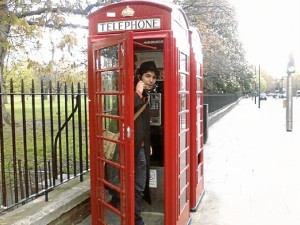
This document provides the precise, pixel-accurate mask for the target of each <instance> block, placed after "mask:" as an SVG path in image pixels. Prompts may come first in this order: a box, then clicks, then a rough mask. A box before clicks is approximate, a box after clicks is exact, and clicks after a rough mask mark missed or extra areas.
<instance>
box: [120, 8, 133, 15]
mask: <svg viewBox="0 0 300 225" xmlns="http://www.w3.org/2000/svg"><path fill="white" fill-rule="evenodd" d="M121 14H122V16H123V17H127V16H133V15H134V10H133V9H132V8H130V7H129V6H126V8H125V9H123V11H122V13H121Z"/></svg>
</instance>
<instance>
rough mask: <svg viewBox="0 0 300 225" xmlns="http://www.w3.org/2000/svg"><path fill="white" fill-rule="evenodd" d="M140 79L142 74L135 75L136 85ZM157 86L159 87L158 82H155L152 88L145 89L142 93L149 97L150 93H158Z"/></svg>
mask: <svg viewBox="0 0 300 225" xmlns="http://www.w3.org/2000/svg"><path fill="white" fill-rule="evenodd" d="M139 81H141V76H140V75H137V76H135V78H134V85H135V86H136V85H137V83H138V82H139ZM156 88H157V84H154V85H153V87H152V88H151V89H144V90H143V93H142V94H143V96H144V97H148V96H149V94H150V93H157V91H156Z"/></svg>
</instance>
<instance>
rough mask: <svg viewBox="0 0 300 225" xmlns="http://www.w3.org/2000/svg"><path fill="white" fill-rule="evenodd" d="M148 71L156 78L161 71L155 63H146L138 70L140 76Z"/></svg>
mask: <svg viewBox="0 0 300 225" xmlns="http://www.w3.org/2000/svg"><path fill="white" fill-rule="evenodd" d="M148 71H153V72H154V73H155V75H156V76H159V70H158V69H157V68H156V65H155V62H154V61H146V62H143V63H142V64H141V65H140V68H139V70H138V72H139V74H140V75H142V74H144V73H146V72H148Z"/></svg>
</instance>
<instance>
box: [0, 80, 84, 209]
mask: <svg viewBox="0 0 300 225" xmlns="http://www.w3.org/2000/svg"><path fill="white" fill-rule="evenodd" d="M14 85H16V83H13V82H12V81H11V82H10V84H9V85H8V88H7V90H8V91H6V92H5V91H3V90H2V89H1V87H0V163H1V165H0V176H1V180H0V182H1V188H0V191H1V193H0V212H1V211H4V210H8V209H12V208H14V207H17V206H18V205H20V204H24V203H25V202H27V201H30V200H31V199H34V198H36V197H39V196H41V195H44V196H45V200H46V201H47V200H48V192H49V191H50V190H51V189H52V188H53V187H55V186H57V185H60V184H62V183H64V182H66V181H68V180H70V179H73V178H75V177H80V179H81V181H82V179H83V175H84V173H86V172H87V171H88V170H89V150H88V149H89V148H88V112H87V109H88V106H87V90H86V86H85V85H81V84H80V83H78V84H77V85H73V84H71V85H66V84H62V83H59V82H57V83H56V85H55V87H53V85H52V83H51V82H47V83H44V82H42V81H41V82H39V83H38V84H37V87H36V86H35V82H33V81H32V82H31V87H30V90H29V91H25V89H26V88H27V89H29V88H28V87H25V85H24V82H23V81H22V82H21V84H18V87H19V89H20V90H15V88H14ZM0 86H1V85H0Z"/></svg>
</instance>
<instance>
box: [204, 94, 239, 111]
mask: <svg viewBox="0 0 300 225" xmlns="http://www.w3.org/2000/svg"><path fill="white" fill-rule="evenodd" d="M240 97H241V94H234V93H233V94H204V104H207V105H208V113H212V112H217V111H218V110H220V109H222V108H223V107H225V106H227V105H229V104H231V103H234V102H236V101H237V100H238V99H239V98H240Z"/></svg>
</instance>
